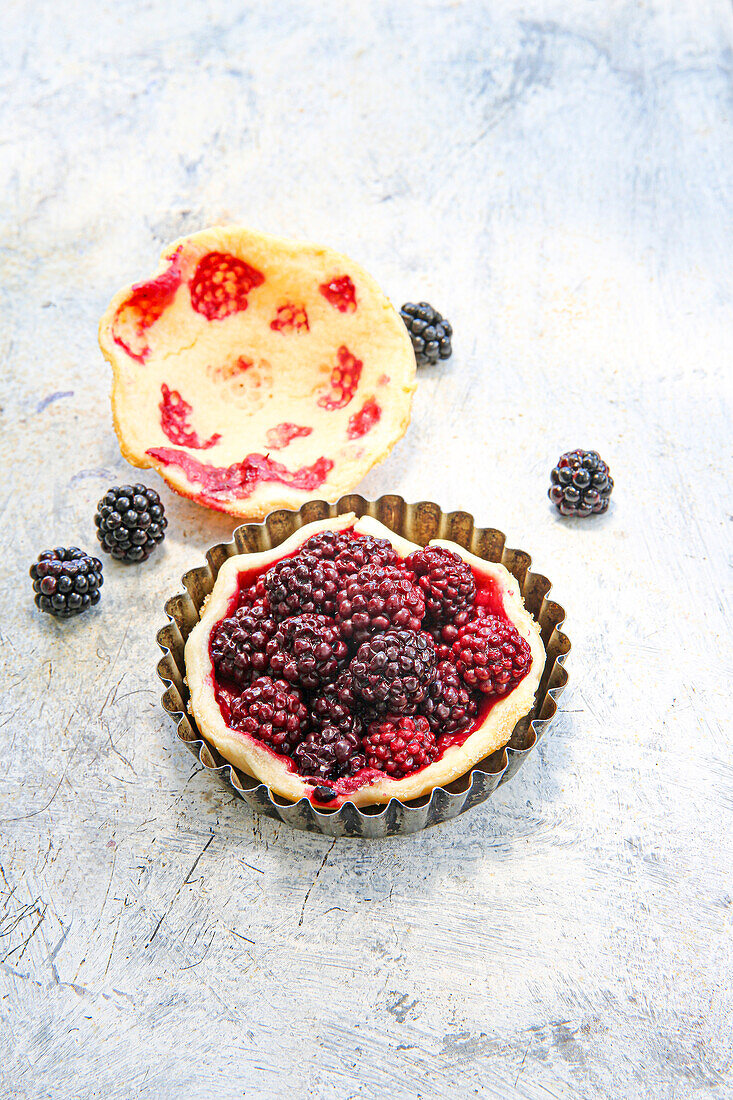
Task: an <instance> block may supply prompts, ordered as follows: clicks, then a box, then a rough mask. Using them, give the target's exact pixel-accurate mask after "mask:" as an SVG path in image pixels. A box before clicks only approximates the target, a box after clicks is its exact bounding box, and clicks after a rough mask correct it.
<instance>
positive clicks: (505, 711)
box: [185, 513, 545, 808]
mask: <svg viewBox="0 0 733 1100" xmlns="http://www.w3.org/2000/svg"><path fill="white" fill-rule="evenodd" d="M352 526H353V528H354V530H355V531H358V532H360V533H361V534H365V535H366V534H369V535H374V536H375V537H377V538H386V539H389V541H390V542H391V543H392V545H393V546H394V548H395V550H396V551H397V553H398V554H399V555H400V556H401V557H406V556H407V555H408V554H409V553H411V552H412V551H413V550H416V549H419V547H418V546H417V545H416V544H414V543H412V542H409V541H408V540H407V539H404V538H402V537H401V536H400V535H397V534H395V533H394V532H393V531H391V530H390V529H389V528H387V527H385V526H384V525H383V524H382V523H380V522H379V521H378V520H375V519H372V518H371V517H370V516H364V517H362V518H361V519H357V518H356V516H355V515H354V514H353V513H348V514H347V515H343V516H338V517H335V518H332V519H325V520H317V521H316V522H314V523H309V524H306V525H305V526H304V527H301V528H300V529H299V530H298V531H296V532H294V533H293V534H292V535H291V536H290V538H288V539H287V540H286V541H285V542H283V543H281V544H280V545H279V546H276V547H273V548H272V549H271V550H266V551H262V552H260V553H256V554H238V555H236V556H234V557H232V558H229V559H228V560H227V561H226V562H224V564H223V565H222V567H221V569H220V571H219V575H218V577H217V579H216V582H215V584H214V588H213V589H212V591H211V593H210V594H209V596H208V597H207V599H206V601H205V603H204V605H203V607H202V613H201V618H200V621H199V622H198V623H197V624H196V626H195V627H194V628H193V630H192V631H191V634H190V635H189V637H188V641H187V642H186V648H185V664H186V679H187V681H188V688H189V692H190V696H191V699H190V703H189V709H190V712H191V714H192V715H193V717H194V719H195V720H196V723H197V725H198V727H199V730H200V731H201V732H202V733H203V734H204V736H205V737H207V738H208V739H209V740H210V741H211V742H212V744H214V745H215V747H216V748H217V749H218V751H219V752H220V753H221V755H222V756H223V757H224V758H225V759H226V760H228V761H229V763H231V764H233V765H234V766H235V767H236V768H239V769H240V770H241V771H243V772H246V773H247V775H250V776H252V777H253V778H254V779H258V780H260V781H261V782H262V783H265V784H266V785H267V786H268V787H269V788H270V789H271V790H272V791H273V792H274V793H275V794H277V795H281V796H282V797H284V798H288V799H292V801H294V802H297V801H298V799H300V798H303V797H306V798H307V797H309V796H310V795H311V794H312V791H313V787H314V785H317V783H314V782H311V783H307V782H306V780H305V779H304V778H303V777H302V776H300V775H298V774H297V772H294V771H290V770H289V768H288V766H287V763H286V762H285V760H284V759H283V758H281V757H278V756H276V755H275V754H273V753H271V752H270V751H269V750H268V749H265V748H263V746H262V745H261V744H260V743H259V742H258V741H256V740H255V739H254V738H252V737H249V736H248V735H247V734H243V733H239V732H238V731H236V730H233V729H230V728H229V727H228V726H227V724H226V722H225V721H224V718H223V716H222V713H221V710H220V709H219V705H218V703H217V701H216V697H215V694H214V670H213V666H212V663H211V657H210V655H209V638H210V636H211V632H212V630H213V629H214V627H215V626H216V624H217V623H218V622H219V621H220V620H221V619H223V618H224V617H225V616H226V613H227V610H228V607H229V603H230V601H231V599H232V597H233V595H234V594H235V592H236V590H237V587H238V577H239V573H240V571H241V570H243V569H246V570H247V571H250V570H259V569H262V568H265V567H267V566H269V565H272V564H274V563H275V562H276V561H279V560H280V559H281V558H282V557H285V556H286V555H288V554H291V553H293V552H294V551H295V550H297V548H298V547H299V546H300V545H302V543H303V542H305V540H306V539H308V538H309V537H310V536H311V535H313V534H315V533H316V532H318V531H326V530H332V531H340V530H345V529H347V528H349V527H352ZM429 545H431V546H443V547H445V548H446V549H448V550H453V551H454V553H457V554H460V556H461V557H462V558H463V559H464V560H465V561H467V562H468V563H469V564H470V565H471V567H472V568H473V569H475V570H476V572H477V573H479V574H483V575H484V576H486V577H488V578H490V579H491V580H493V581H494V582H496V583H497V585H498V586H499V587H500V589H501V592H502V597H503V602H504V610H505V612H506V614H507V616H508V618H509V619H510V620H511V621H512V622H513V623H514V625H515V627H516V628H517V630H518V631H519V633H520V634H521V636H522V637H523V638H525V639H526V641H527V642H528V644H529V646H530V651H531V654H532V664H531V667H530V670H529V672H528V673H527V675H526V676H525V678H524V679H523V680H522V681H521V682H520V683H519V684H518V685H517V687H516V688H514V690H513V691H511V692H510V693H509V695H507V696H505V697H504V698H503V699H501V700H499V701H498V702H497V703H496V704H495V705H494V706H493V707H492V709H491V711H490V712H489V714H488V715H487V716H486V719H485V721H484V722H483V723H482V725H481V726H479V727H478V728H477V729H476V730H474V732H473V733H472V734H471V735H470V736H469V737H468V738H467V739H466V741H464V743H463V744H462V745H456V746H453V747H451V748H449V749H447V750H446V752H445V753H444V754H443V756H442V757H441V758H440V760H436V761H435V762H434V763H433V764H429V765H428V766H427V767H425V768H422V769H421V770H420V771H418V772H415V773H414V774H413V775H409V776H407V777H406V778H404V779H391V778H389V777H388V776H384V778H382V779H379V780H377V781H375V782H372V783H369V784H367V785H365V786H363V787H360V788H359V789H358V790H356V791H353V792H352V793H350V794H347V795H339V796H338V797H337V798H335V799H334V800H333V801H332V802H329V803H328V805H329V807H334V808H335V807H337V806H339V805H342V804H343V803H344V802H352V803H354V805H356V806H370V805H375V804H382V803H387V802H389V800H390V799H391V798H399V799H401V800H402V801H403V802H404V801H408V800H410V799H414V798H419V797H420V796H421V795H424V794H427V793H428V792H429V791H431V790H432V789H433V788H434V787H444V786H445V785H446V784H447V783H451V782H452V781H453V780H455V779H458V778H460V776H462V775H465V773H466V772H467V771H469V769H470V768H472V767H473V766H474V765H475V764H477V763H479V761H481V760H483V759H485V757H487V756H489V755H490V754H491V753H492V752H495V751H496V750H497V749H500V748H503V747H504V746H505V745H506V744H507V742H508V741H509V739H510V737H511V735H512V731H513V729H514V727H515V725H516V723H517V722H518V721H519V720H520V718H523V717H524V716H525V715H526V714H528V713H529V711H530V710H531V708H532V704H533V702H534V697H535V693H536V691H537V688H538V686H539V682H540V677H541V675H542V669H543V667H544V663H545V650H544V646H543V644H542V639H541V637H540V632H539V628H538V626H537V624H536V623H535V621H534V619H533V618H532V616H531V615H530V613H529V612H528V611H527V609H526V608H525V606H524V603H523V601H522V597H521V594H520V591H519V585H518V584H517V581H516V579H515V578H514V577H513V576H512V575H511V573H509V571H508V570H507V569H505V567H504V566H503V565H500V564H498V563H493V562H487V561H484V560H483V559H482V558H477V557H476V556H475V555H474V554H471V553H469V551H467V550H464V549H463V547H462V546H459V545H457V544H456V543H453V542H449V541H445V540H442V539H434V540H432V542H431V543H430V544H429Z"/></svg>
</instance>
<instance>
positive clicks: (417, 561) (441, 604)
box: [405, 546, 476, 627]
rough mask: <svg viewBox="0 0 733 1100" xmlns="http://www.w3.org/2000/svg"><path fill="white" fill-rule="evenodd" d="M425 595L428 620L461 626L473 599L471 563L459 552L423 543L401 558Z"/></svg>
mask: <svg viewBox="0 0 733 1100" xmlns="http://www.w3.org/2000/svg"><path fill="white" fill-rule="evenodd" d="M405 566H406V568H407V569H410V570H412V572H413V573H414V574H415V579H416V582H417V584H418V585H419V587H420V588H421V590H422V593H423V596H424V597H425V614H426V616H427V619H428V621H429V622H430V623H432V624H434V625H436V626H443V625H445V624H447V623H451V624H452V625H453V626H456V627H457V626H463V625H464V624H465V623H467V622H468V616H469V613H470V611H471V608H472V607H473V601H474V599H475V598H476V582H475V581H474V579H473V573H472V572H471V566H470V565H469V564H468V562H465V561H464V560H463V558H462V557H460V555H458V554H455V553H454V552H453V551H452V550H446V549H445V547H443V546H426V547H425V548H424V549H423V550H415V551H414V552H413V553H412V554H410V555H409V556H408V557H407V558H406V559H405Z"/></svg>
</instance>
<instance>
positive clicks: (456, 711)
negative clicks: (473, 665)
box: [420, 661, 478, 737]
mask: <svg viewBox="0 0 733 1100" xmlns="http://www.w3.org/2000/svg"><path fill="white" fill-rule="evenodd" d="M420 713H421V714H423V715H424V716H425V718H427V720H428V725H429V726H430V728H431V730H432V731H433V733H434V734H435V736H436V737H440V736H441V734H454V733H460V732H461V731H462V730H464V729H466V728H467V727H468V726H470V725H471V723H472V722H473V721H474V719H475V718H476V715H477V714H478V704H477V703H476V700H475V699H474V698H473V697H472V696H471V693H470V692H469V691H468V688H467V687H466V686H465V684H464V683H463V681H462V679H461V677H460V675H459V673H458V669H457V668H456V666H455V665H454V664H452V663H451V662H450V661H440V662H439V663H438V667H437V668H436V670H435V679H434V680H433V682H432V683H431V685H430V687H429V688H428V696H427V699H426V700H425V702H424V703H423V704H422V705H421V707H420Z"/></svg>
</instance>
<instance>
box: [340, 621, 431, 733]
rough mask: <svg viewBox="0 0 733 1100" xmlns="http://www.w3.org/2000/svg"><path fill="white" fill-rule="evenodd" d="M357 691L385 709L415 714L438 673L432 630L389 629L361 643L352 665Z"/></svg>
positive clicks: (365, 698)
mask: <svg viewBox="0 0 733 1100" xmlns="http://www.w3.org/2000/svg"><path fill="white" fill-rule="evenodd" d="M349 672H350V673H351V683H352V689H353V692H354V695H355V696H357V698H360V699H362V700H363V701H364V702H365V703H366V704H367V705H368V706H371V707H373V708H374V709H375V710H376V711H379V712H381V713H383V712H385V711H390V712H393V713H395V714H411V713H414V711H416V710H417V708H418V707H419V706H420V704H421V703H422V701H423V699H424V698H425V697H426V695H427V692H428V687H429V685H430V682H431V680H432V678H433V676H434V674H435V645H434V643H433V639H432V638H431V637H430V635H429V634H425V633H416V632H415V631H412V630H388V631H386V632H385V633H384V634H377V635H375V636H374V637H373V638H370V639H369V640H368V641H366V642H364V643H363V644H362V645H360V646H359V649H358V651H357V654H356V656H355V657H354V659H353V661H352V662H351V664H350V665H349Z"/></svg>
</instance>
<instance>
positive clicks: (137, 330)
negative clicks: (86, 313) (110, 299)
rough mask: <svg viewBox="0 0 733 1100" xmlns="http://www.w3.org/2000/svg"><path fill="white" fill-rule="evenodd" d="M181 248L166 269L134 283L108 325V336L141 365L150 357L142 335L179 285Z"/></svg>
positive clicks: (146, 343)
mask: <svg viewBox="0 0 733 1100" xmlns="http://www.w3.org/2000/svg"><path fill="white" fill-rule="evenodd" d="M180 253H181V246H179V247H178V248H177V249H176V250H175V252H174V253H172V255H171V256H170V257H169V259H170V264H169V266H168V268H167V269H166V270H165V271H163V272H161V274H160V275H158V276H156V278H155V279H151V280H150V281H149V282H147V283H136V284H135V286H134V287H133V288H132V290H131V292H130V295H129V297H128V298H127V299H126V300H125V301H124V302H123V303H122V305H121V306H119V307H118V309H117V312H116V313H115V318H114V321H113V322H112V337H113V339H114V341H115V343H116V344H117V345H119V347H121V348H123V350H124V351H126V352H127V354H128V355H129V356H130V358H131V359H137V361H138V363H144V362H145V360H146V359H147V357H148V355H150V345H149V344H148V341H147V338H146V336H145V332H146V330H147V329H149V328H150V326H151V325H154V324H155V322H156V321H157V320H158V319H159V318H160V316H161V315H162V313H163V311H164V310H165V309H166V307H167V306H168V305H169V304H170V303H171V302H172V301H173V298H174V296H175V293H176V291H177V290H178V287H179V286H180V285H181V254H180Z"/></svg>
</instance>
